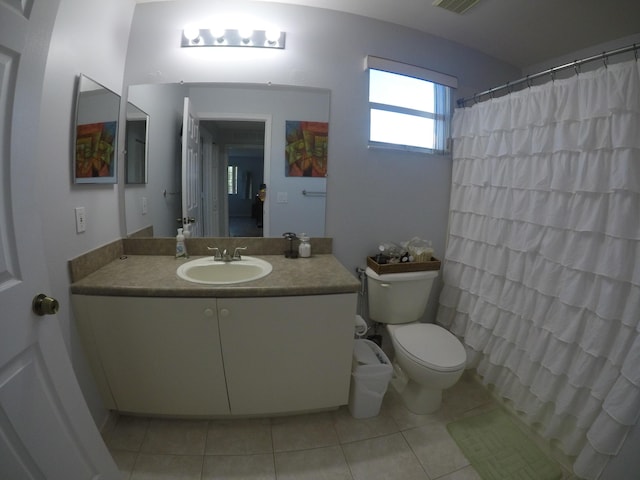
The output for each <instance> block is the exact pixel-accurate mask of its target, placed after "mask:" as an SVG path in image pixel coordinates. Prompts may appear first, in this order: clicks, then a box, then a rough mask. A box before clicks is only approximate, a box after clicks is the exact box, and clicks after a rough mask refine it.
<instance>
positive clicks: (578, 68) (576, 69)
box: [573, 60, 580, 75]
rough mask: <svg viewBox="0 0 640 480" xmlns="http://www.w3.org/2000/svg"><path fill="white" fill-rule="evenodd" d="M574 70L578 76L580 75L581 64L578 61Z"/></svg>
mask: <svg viewBox="0 0 640 480" xmlns="http://www.w3.org/2000/svg"><path fill="white" fill-rule="evenodd" d="M573 69H574V70H575V72H576V75H580V64H579V63H578V61H577V60H576V61H574V62H573Z"/></svg>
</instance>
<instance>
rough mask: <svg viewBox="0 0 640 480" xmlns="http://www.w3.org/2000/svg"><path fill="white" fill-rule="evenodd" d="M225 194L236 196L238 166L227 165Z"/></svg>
mask: <svg viewBox="0 0 640 480" xmlns="http://www.w3.org/2000/svg"><path fill="white" fill-rule="evenodd" d="M227 193H228V194H230V195H237V194H238V166H237V165H229V166H228V167H227Z"/></svg>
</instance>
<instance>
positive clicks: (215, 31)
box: [209, 27, 225, 43]
mask: <svg viewBox="0 0 640 480" xmlns="http://www.w3.org/2000/svg"><path fill="white" fill-rule="evenodd" d="M209 31H210V32H211V36H213V38H215V39H216V41H217V42H218V43H222V42H224V34H225V30H224V28H221V27H216V28H212V29H211V30H209Z"/></svg>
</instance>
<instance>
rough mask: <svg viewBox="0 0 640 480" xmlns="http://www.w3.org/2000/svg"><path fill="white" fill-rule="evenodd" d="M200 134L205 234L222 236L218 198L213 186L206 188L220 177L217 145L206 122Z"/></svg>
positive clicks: (202, 125)
mask: <svg viewBox="0 0 640 480" xmlns="http://www.w3.org/2000/svg"><path fill="white" fill-rule="evenodd" d="M200 136H201V139H202V143H201V146H200V152H201V153H200V156H201V157H202V181H203V188H202V224H203V228H202V230H203V235H204V236H205V237H221V236H222V235H220V230H219V225H218V222H219V220H218V217H219V214H218V199H217V198H216V195H214V191H213V189H212V188H206V186H207V185H213V184H214V183H213V182H214V181H215V179H216V178H217V177H218V165H217V158H216V152H217V145H216V144H215V142H214V141H213V135H212V134H211V132H209V131H208V130H207V128H206V126H205V124H203V123H201V124H200Z"/></svg>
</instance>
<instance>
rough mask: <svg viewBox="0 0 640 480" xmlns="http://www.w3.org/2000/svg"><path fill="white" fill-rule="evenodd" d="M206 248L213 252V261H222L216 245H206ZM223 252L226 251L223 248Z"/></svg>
mask: <svg viewBox="0 0 640 480" xmlns="http://www.w3.org/2000/svg"><path fill="white" fill-rule="evenodd" d="M207 250H209V251H210V252H215V253H214V254H213V260H214V261H222V255H221V254H220V249H219V248H218V247H207ZM225 253H226V250H225Z"/></svg>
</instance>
